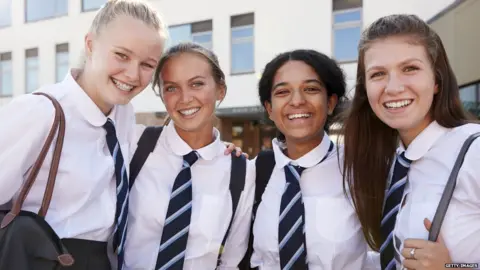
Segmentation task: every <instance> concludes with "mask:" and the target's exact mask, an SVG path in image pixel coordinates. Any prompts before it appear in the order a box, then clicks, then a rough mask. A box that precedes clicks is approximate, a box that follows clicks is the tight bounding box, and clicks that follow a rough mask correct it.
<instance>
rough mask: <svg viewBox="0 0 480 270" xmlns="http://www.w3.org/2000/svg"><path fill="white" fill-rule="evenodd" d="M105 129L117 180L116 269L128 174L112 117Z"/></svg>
mask: <svg viewBox="0 0 480 270" xmlns="http://www.w3.org/2000/svg"><path fill="white" fill-rule="evenodd" d="M103 127H104V128H105V130H106V131H107V135H106V139H107V145H108V149H109V150H110V154H111V155H112V157H113V162H114V164H115V178H116V182H117V205H116V210H115V228H114V231H113V233H114V237H113V248H114V250H115V252H116V253H117V256H118V269H119V270H121V269H122V267H123V259H124V251H123V247H124V244H125V237H126V233H127V219H128V195H129V190H128V186H129V185H128V176H127V170H126V169H125V162H124V160H123V155H122V150H121V149H120V144H119V143H118V139H117V134H116V131H115V125H114V124H113V121H112V119H110V118H108V119H107V122H106V123H105V124H104V125H103Z"/></svg>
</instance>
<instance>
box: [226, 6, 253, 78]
mask: <svg viewBox="0 0 480 270" xmlns="http://www.w3.org/2000/svg"><path fill="white" fill-rule="evenodd" d="M245 15H247V14H245ZM237 16H241V15H237ZM232 17H235V16H232ZM247 28H251V29H252V36H250V37H242V38H234V37H233V31H234V30H239V29H240V30H241V29H247ZM249 41H251V44H252V45H253V52H252V58H253V59H252V61H253V63H252V69H251V70H248V71H238V72H235V71H234V70H233V45H234V44H241V43H247V42H249ZM253 73H255V21H254V22H253V23H252V24H245V25H240V26H234V27H231V26H230V75H233V76H234V75H244V74H253Z"/></svg>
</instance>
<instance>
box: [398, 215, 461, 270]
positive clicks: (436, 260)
mask: <svg viewBox="0 0 480 270" xmlns="http://www.w3.org/2000/svg"><path fill="white" fill-rule="evenodd" d="M423 224H424V225H425V228H426V229H427V231H430V228H431V227H432V222H430V220H428V219H427V218H426V219H424V220H423ZM412 249H415V253H414V254H415V255H414V256H413V257H412V255H411V253H410V252H411V251H412ZM402 256H403V257H404V258H405V260H404V261H403V266H404V267H405V268H407V269H416V270H419V269H421V270H437V269H444V268H445V264H446V263H451V262H452V260H451V258H450V253H449V251H448V249H447V247H446V246H445V242H444V241H443V238H442V236H441V235H439V236H438V239H437V241H436V242H431V241H428V240H423V239H407V240H405V242H404V243H403V250H402Z"/></svg>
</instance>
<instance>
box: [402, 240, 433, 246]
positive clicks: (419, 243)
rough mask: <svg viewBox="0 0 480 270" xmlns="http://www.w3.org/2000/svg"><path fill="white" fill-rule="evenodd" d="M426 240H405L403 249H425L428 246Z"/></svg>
mask: <svg viewBox="0 0 480 270" xmlns="http://www.w3.org/2000/svg"><path fill="white" fill-rule="evenodd" d="M428 243H429V241H428V240H423V239H410V238H409V239H407V240H405V241H404V242H403V247H404V248H425V247H426V246H427V245H428Z"/></svg>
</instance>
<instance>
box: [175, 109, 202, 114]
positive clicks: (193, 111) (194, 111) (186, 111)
mask: <svg viewBox="0 0 480 270" xmlns="http://www.w3.org/2000/svg"><path fill="white" fill-rule="evenodd" d="M199 110H200V108H192V109H188V110H182V111H179V112H180V113H181V114H183V115H192V114H194V113H196V112H198V111H199Z"/></svg>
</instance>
